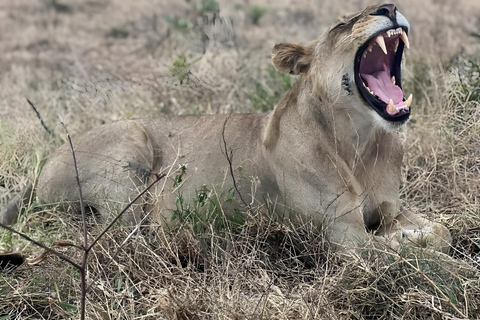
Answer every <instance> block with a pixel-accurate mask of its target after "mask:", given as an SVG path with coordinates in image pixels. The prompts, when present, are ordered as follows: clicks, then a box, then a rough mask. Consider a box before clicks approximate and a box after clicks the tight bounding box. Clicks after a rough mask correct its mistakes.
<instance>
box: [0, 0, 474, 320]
mask: <svg viewBox="0 0 480 320" xmlns="http://www.w3.org/2000/svg"><path fill="white" fill-rule="evenodd" d="M219 2H220V7H221V12H222V16H225V17H227V16H228V17H230V18H231V21H233V26H232V24H231V23H230V22H229V21H230V20H223V21H222V23H220V24H218V23H217V24H216V27H208V26H207V27H205V26H204V25H203V22H202V16H203V14H207V16H209V17H210V19H212V15H211V14H209V13H208V12H206V11H208V9H209V6H211V5H212V4H214V3H215V2H214V1H203V2H202V1H199V0H198V1H193V0H192V1H190V2H187V1H167V0H158V1H147V0H137V1H134V2H130V1H125V0H111V1H105V0H96V1H80V0H68V1H67V0H57V1H53V0H43V1H38V2H35V3H32V2H31V1H28V0H19V1H14V2H12V3H9V4H2V5H0V8H1V10H0V31H1V37H2V39H1V41H0V51H1V52H3V53H4V54H2V55H1V57H0V87H1V90H0V98H1V99H0V207H3V206H4V204H5V203H6V201H7V200H8V197H9V194H11V193H12V192H15V191H17V190H19V189H21V188H22V187H23V186H24V185H25V183H26V181H27V180H30V181H35V180H36V178H37V177H38V174H39V172H40V169H41V166H42V164H43V162H44V161H45V159H46V157H47V155H48V154H49V153H51V152H52V151H53V150H54V149H55V148H56V147H57V146H58V145H59V144H61V143H63V142H64V140H65V138H64V137H63V135H62V134H61V133H62V132H63V131H62V129H61V125H60V123H59V121H58V116H60V117H62V119H63V120H64V121H65V122H66V124H67V126H68V127H69V131H70V133H71V134H72V135H74V136H75V135H78V134H80V133H82V132H85V131H86V130H88V129H90V128H92V127H94V126H97V125H99V124H101V123H103V122H109V121H112V120H116V119H122V118H132V117H142V116H154V115H156V114H159V113H172V114H181V113H228V112H260V111H264V110H265V109H268V108H269V107H270V108H271V107H273V104H274V103H275V102H276V100H278V97H279V95H281V94H282V93H283V92H284V91H285V90H286V89H287V88H288V86H289V83H290V80H291V79H290V78H289V76H284V75H281V74H278V73H276V72H274V71H272V70H271V69H269V68H268V67H269V65H270V58H269V57H270V52H271V48H273V45H274V44H275V43H276V42H285V41H290V42H300V43H306V42H307V41H309V40H311V39H313V38H315V37H316V36H317V35H318V34H319V32H322V31H324V30H325V29H326V28H327V27H328V26H329V25H331V23H332V22H334V21H335V19H336V17H337V16H338V15H339V14H341V13H344V8H348V10H347V11H356V10H359V9H362V8H363V7H364V6H366V5H368V4H370V3H371V1H353V0H348V1H344V2H342V6H340V5H339V4H337V3H336V2H335V1H321V2H318V3H316V4H313V3H312V2H311V1H307V0H302V1H296V2H295V3H294V4H292V3H290V2H289V1H286V0H283V1H275V2H274V3H272V2H270V1H257V2H256V5H257V7H255V6H254V5H253V4H249V2H248V1H238V2H236V4H233V3H231V2H229V1H219ZM202 3H203V6H202ZM399 7H400V10H401V11H402V12H403V13H404V15H405V16H406V17H407V18H408V19H409V21H410V24H411V26H412V32H411V34H410V39H411V45H412V50H410V51H409V52H408V56H407V70H406V79H405V82H406V84H405V85H406V89H405V91H406V92H413V93H414V97H415V101H416V103H415V105H414V106H415V109H414V116H413V119H412V121H410V123H409V124H408V125H407V129H406V130H405V132H404V133H403V134H402V135H403V136H404V138H405V148H406V155H405V159H404V163H405V168H404V179H405V183H404V186H403V188H402V194H403V200H404V204H405V205H406V206H408V207H409V208H410V209H413V210H416V211H419V212H421V213H422V214H424V215H426V216H428V217H429V218H430V219H432V220H435V221H439V222H442V223H444V224H445V225H447V226H448V227H449V229H450V230H451V231H452V234H453V237H454V243H453V245H452V257H447V256H442V255H438V254H435V253H432V252H428V251H422V250H415V249H412V248H409V247H405V248H404V249H402V250H401V251H400V252H397V253H392V252H390V253H388V254H387V253H385V252H381V251H379V250H376V249H372V248H370V249H365V251H364V256H363V257H361V258H359V259H358V260H356V261H352V260H348V261H344V260H342V259H341V258H340V257H338V256H336V255H334V254H333V253H331V252H330V251H329V249H328V245H327V244H326V243H325V242H324V238H323V236H322V233H321V231H319V230H316V229H315V228H313V227H312V226H311V225H309V224H305V225H300V226H298V225H296V226H295V227H293V226H292V225H290V224H289V223H287V222H282V221H276V220H273V219H272V218H271V217H269V216H267V215H265V214H262V213H261V211H255V212H250V213H244V220H245V223H244V224H243V225H241V226H239V225H237V224H235V222H234V221H232V220H229V218H228V217H226V216H224V215H223V214H222V213H221V211H220V212H217V214H216V215H215V217H216V218H217V219H218V220H216V222H218V221H222V223H220V224H218V223H213V222H211V221H210V222H205V223H197V224H191V223H185V224H184V225H183V226H182V227H181V228H179V229H175V230H172V231H171V232H167V234H163V233H162V232H161V229H159V228H158V226H155V225H147V226H145V227H144V228H143V229H142V230H140V231H138V232H134V233H133V234H132V230H131V229H130V228H128V227H125V226H121V225H119V226H117V227H116V229H115V230H114V231H112V232H111V233H109V234H108V237H107V238H105V239H103V241H101V243H100V244H99V247H97V249H96V250H95V251H94V252H93V254H92V256H91V258H90V261H89V273H88V279H89V281H90V283H92V287H91V291H90V293H89V294H88V302H87V309H88V315H89V316H88V318H90V319H245V318H247V319H456V318H478V317H479V316H478V315H479V314H480V280H479V279H480V274H479V259H480V227H479V226H480V218H479V217H480V208H479V198H478V195H479V194H480V190H479V189H480V186H479V183H478V182H479V181H480V170H479V167H480V162H479V161H480V160H479V159H480V154H479V153H480V151H479V150H480V134H479V129H480V128H479V126H480V114H479V112H480V111H479V110H480V108H479V101H480V98H479V89H478V88H479V87H480V82H479V78H478V72H479V71H480V70H479V69H478V66H479V65H478V61H477V63H476V64H475V63H474V64H472V63H469V62H468V59H470V58H471V57H472V55H475V54H478V52H479V47H480V41H479V38H478V34H480V5H479V3H478V1H474V0H471V1H468V0H462V1H456V2H439V1H433V0H428V1H423V2H421V3H418V2H417V1H413V0H408V1H407V0H405V1H402V3H399ZM263 9H266V11H265V10H263ZM166 16H168V18H165V17H166ZM202 34H207V35H209V36H210V38H212V37H213V35H215V39H216V41H210V42H206V41H205V40H204V39H205V37H202ZM471 34H476V35H477V36H472V35H471ZM199 58H201V59H200V60H198V59H199ZM466 61H467V62H466ZM26 98H28V99H30V100H31V101H32V102H33V103H34V104H35V106H36V107H37V108H38V109H39V111H40V112H41V114H42V116H43V118H44V120H45V122H46V123H47V125H48V126H49V127H50V128H52V129H53V130H54V131H55V132H56V134H57V136H56V138H55V139H51V138H50V137H49V136H48V134H46V133H45V132H44V131H43V128H42V127H41V126H40V124H39V121H38V119H37V118H36V116H35V114H34V113H33V112H32V111H31V110H30V107H29V106H28V104H27V102H26ZM218 202H220V203H221V202H222V201H218V199H213V200H212V203H214V204H216V203H218ZM216 208H217V210H218V207H216ZM15 227H16V228H17V230H22V231H24V232H27V233H29V234H30V235H32V236H33V237H35V238H36V239H37V240H40V241H43V242H45V243H46V244H50V245H51V244H53V243H54V241H56V240H59V239H63V240H66V239H70V240H74V241H77V242H79V241H80V239H79V237H80V231H79V232H75V231H73V232H72V230H80V228H79V227H78V221H75V220H72V219H69V218H67V217H66V215H65V214H64V213H63V212H58V211H56V210H55V209H52V208H44V207H39V206H38V205H37V204H36V203H35V202H33V203H32V204H31V206H29V207H28V208H27V210H26V212H25V213H24V214H22V215H21V216H20V219H19V222H18V223H17V224H16V225H15ZM92 230H95V228H92ZM95 232H96V231H92V233H95ZM128 235H131V238H130V240H129V241H128V242H126V243H125V244H124V245H120V244H122V243H123V241H124V239H125V238H126V237H127V236H128ZM0 249H1V251H11V250H14V251H15V250H20V251H23V252H26V253H29V254H31V255H32V256H34V255H36V254H38V249H36V248H34V247H33V246H32V245H30V244H28V243H25V242H23V241H21V240H20V239H18V238H16V237H15V236H12V235H11V234H9V233H6V232H3V231H0ZM64 250H67V249H64ZM117 251H118V254H116V253H117ZM67 252H68V254H70V255H72V257H73V256H75V252H74V251H73V249H68V251H67ZM113 256H115V258H114V259H112V257H113ZM79 294H80V290H79V277H78V274H77V272H76V270H74V269H73V268H72V267H70V266H68V265H67V264H65V263H63V262H61V261H59V260H57V259H56V258H54V257H49V258H48V259H47V260H46V261H45V262H44V263H42V264H41V265H39V266H28V265H24V266H21V267H20V268H18V269H17V270H15V271H12V272H10V273H3V274H2V277H1V279H0V297H1V298H0V319H25V318H28V317H30V318H32V319H65V318H77V317H78V310H77V305H78V301H79ZM3 315H9V316H10V317H9V318H3V317H2V316H3Z"/></svg>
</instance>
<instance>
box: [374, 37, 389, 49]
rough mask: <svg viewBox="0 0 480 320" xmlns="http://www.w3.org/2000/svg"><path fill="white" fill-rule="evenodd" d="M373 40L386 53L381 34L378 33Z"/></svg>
mask: <svg viewBox="0 0 480 320" xmlns="http://www.w3.org/2000/svg"><path fill="white" fill-rule="evenodd" d="M375 42H376V43H378V45H379V46H380V48H382V51H383V53H385V54H388V53H387V47H386V46H385V39H384V38H383V36H382V35H381V34H380V35H378V37H376V38H375Z"/></svg>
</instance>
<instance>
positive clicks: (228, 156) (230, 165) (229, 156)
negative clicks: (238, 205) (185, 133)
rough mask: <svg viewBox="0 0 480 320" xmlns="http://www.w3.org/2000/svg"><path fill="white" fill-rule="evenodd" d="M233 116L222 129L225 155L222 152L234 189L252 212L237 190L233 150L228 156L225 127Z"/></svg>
mask: <svg viewBox="0 0 480 320" xmlns="http://www.w3.org/2000/svg"><path fill="white" fill-rule="evenodd" d="M230 116H231V114H229V115H228V116H227V118H226V119H225V122H224V123H223V128H222V139H223V147H224V148H225V153H223V150H222V153H223V154H224V155H225V157H226V158H227V161H228V167H229V169H230V175H231V176H232V180H233V187H234V188H235V190H236V191H237V193H238V195H239V196H240V200H242V202H243V204H244V205H245V207H247V209H248V210H249V211H251V207H250V205H249V204H247V203H246V202H245V200H243V197H242V194H241V193H240V191H239V190H238V188H237V181H236V180H235V176H234V174H233V164H232V159H233V152H232V149H230V155H229V154H228V151H229V150H228V148H227V141H226V140H225V127H226V126H227V121H228V119H229V118H230Z"/></svg>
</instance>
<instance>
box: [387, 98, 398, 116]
mask: <svg viewBox="0 0 480 320" xmlns="http://www.w3.org/2000/svg"><path fill="white" fill-rule="evenodd" d="M387 108H388V109H387V111H388V113H390V114H395V111H397V109H395V104H394V103H393V100H392V99H390V103H389V104H388V107H387Z"/></svg>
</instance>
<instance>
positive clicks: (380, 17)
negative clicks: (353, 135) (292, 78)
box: [272, 4, 412, 128]
mask: <svg viewBox="0 0 480 320" xmlns="http://www.w3.org/2000/svg"><path fill="white" fill-rule="evenodd" d="M409 28H410V26H409V24H408V21H407V20H406V19H405V17H404V16H403V15H402V14H401V13H400V12H398V11H397V8H396V7H395V5H393V4H382V5H375V6H370V7H368V8H366V9H365V10H364V11H362V12H359V13H357V14H353V15H350V16H348V17H345V18H343V19H341V21H340V22H338V23H337V24H336V25H334V26H333V27H332V28H330V29H329V30H328V32H326V33H325V34H323V35H322V36H320V37H319V38H318V39H316V40H314V41H312V42H310V43H309V44H307V45H305V46H302V45H295V44H277V45H276V46H275V47H274V49H273V52H272V61H273V64H274V66H275V67H276V68H277V69H278V70H280V71H282V72H287V73H291V74H304V75H305V76H307V77H310V78H311V80H312V83H313V92H314V93H315V94H316V95H318V96H319V97H320V98H321V99H322V101H324V102H327V103H331V104H335V105H337V106H339V107H345V108H348V107H349V106H351V105H352V104H353V105H358V101H359V100H360V101H362V102H363V104H364V105H365V109H364V110H360V112H362V113H364V114H365V115H367V116H371V115H373V117H374V119H376V122H379V123H380V124H381V125H382V126H383V127H388V128H392V127H393V128H395V127H398V126H400V125H402V124H404V123H405V122H406V121H407V120H408V118H409V116H410V106H411V103H412V96H411V95H410V96H409V97H408V98H406V97H405V94H404V93H403V90H402V72H401V69H402V58H403V51H404V47H405V46H406V47H407V48H408V47H409V43H408V36H407V34H408V31H409ZM359 98H360V99H359Z"/></svg>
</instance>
